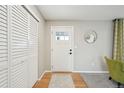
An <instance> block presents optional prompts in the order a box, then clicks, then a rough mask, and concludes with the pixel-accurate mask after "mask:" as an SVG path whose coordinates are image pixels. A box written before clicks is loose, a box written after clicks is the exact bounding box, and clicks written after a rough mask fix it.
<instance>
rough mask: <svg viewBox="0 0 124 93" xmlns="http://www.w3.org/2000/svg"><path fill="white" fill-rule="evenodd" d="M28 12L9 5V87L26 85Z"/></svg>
mask: <svg viewBox="0 0 124 93" xmlns="http://www.w3.org/2000/svg"><path fill="white" fill-rule="evenodd" d="M27 62H28V13H27V12H26V11H25V10H24V8H23V7H22V6H11V67H10V69H11V71H10V78H11V82H10V84H11V87H27V86H28V84H27V83H28V82H27V79H28V75H27V74H28V73H27V71H28V70H27Z"/></svg>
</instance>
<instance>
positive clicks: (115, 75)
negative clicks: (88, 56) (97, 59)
mask: <svg viewBox="0 0 124 93" xmlns="http://www.w3.org/2000/svg"><path fill="white" fill-rule="evenodd" d="M105 59H106V62H107V65H108V70H109V74H110V77H109V79H110V80H111V79H112V80H114V81H116V82H117V83H118V87H120V85H121V84H124V62H121V61H117V60H113V59H109V58H107V57H105Z"/></svg>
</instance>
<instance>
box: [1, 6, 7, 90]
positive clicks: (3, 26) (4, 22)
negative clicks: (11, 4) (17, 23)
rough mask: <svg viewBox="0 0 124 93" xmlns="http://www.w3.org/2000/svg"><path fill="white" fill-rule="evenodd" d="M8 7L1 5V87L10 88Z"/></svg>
mask: <svg viewBox="0 0 124 93" xmlns="http://www.w3.org/2000/svg"><path fill="white" fill-rule="evenodd" d="M7 22H8V7H7V6H2V5H0V87H3V88H4V87H8V23H7Z"/></svg>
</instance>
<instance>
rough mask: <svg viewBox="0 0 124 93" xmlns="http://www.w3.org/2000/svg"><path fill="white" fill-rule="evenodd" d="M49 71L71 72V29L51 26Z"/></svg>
mask: <svg viewBox="0 0 124 93" xmlns="http://www.w3.org/2000/svg"><path fill="white" fill-rule="evenodd" d="M51 32H52V34H51V42H52V43H51V44H52V47H51V70H52V71H64V72H65V71H67V72H68V71H69V72H70V71H72V70H73V51H74V50H73V27H72V26H51Z"/></svg>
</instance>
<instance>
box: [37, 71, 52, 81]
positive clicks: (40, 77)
mask: <svg viewBox="0 0 124 93" xmlns="http://www.w3.org/2000/svg"><path fill="white" fill-rule="evenodd" d="M46 72H51V71H48V70H45V71H44V72H43V73H42V74H41V76H40V77H39V79H38V80H41V78H42V77H43V76H44V74H45V73H46Z"/></svg>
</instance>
